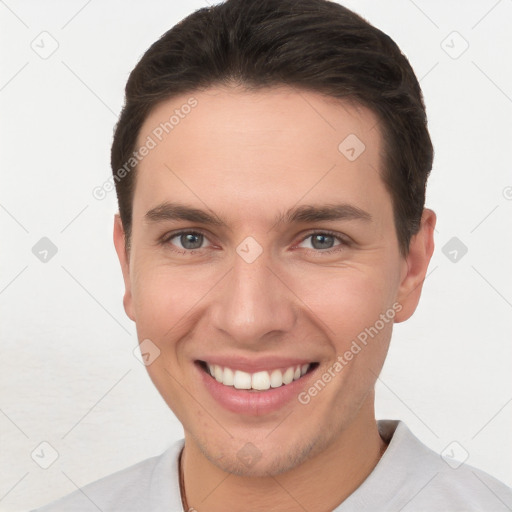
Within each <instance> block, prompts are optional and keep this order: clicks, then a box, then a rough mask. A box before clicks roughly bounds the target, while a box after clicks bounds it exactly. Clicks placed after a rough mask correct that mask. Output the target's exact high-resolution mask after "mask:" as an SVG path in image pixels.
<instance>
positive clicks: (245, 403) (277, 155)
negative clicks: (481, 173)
mask: <svg viewBox="0 0 512 512" xmlns="http://www.w3.org/2000/svg"><path fill="white" fill-rule="evenodd" d="M432 159H433V149H432V144H431V141H430V137H429V134H428V130H427V124H426V115H425V108H424V104H423V98H422V94H421V91H420V88H419V84H418V82H417V79H416V77H415V75H414V73H413V71H412V69H411V67H410V65H409V63H408V61H407V59H406V58H405V57H404V56H403V55H402V54H401V53H400V51H399V49H398V47H397V46H396V44H395V43H394V42H393V41H392V40H391V39H390V38H389V37H388V36H386V35H385V34H383V33H382V32H380V31H379V30H377V29H376V28H374V27H372V26H371V25H369V24H368V23H367V22H366V21H364V20H363V19H361V18H360V17H359V16H357V15H356V14H354V13H352V12H351V11H349V10H347V9H345V8H343V7H342V6H340V5H338V4H336V3H332V2H328V1H325V0H302V1H300V2H297V1H295V0H262V1H257V2H254V1H250V0H228V1H227V2H225V3H223V4H220V5H216V6H214V7H210V8H205V9H201V10H199V11H197V12H195V13H193V14H192V15H190V16H189V17H187V18H186V19H185V20H183V21H182V22H181V23H179V24H178V25H176V26H175V27H174V28H173V29H172V30H170V31H169V32H167V33H166V34H164V36H163V37H162V38H161V39H160V40H159V41H157V42H156V43H155V44H154V45H153V46H152V47H151V48H150V49H149V50H148V51H147V52H146V54H145V55H144V56H143V58H142V59H141V61H140V62H139V63H138V65H137V66H136V68H135V69H134V70H133V72H132V73H131V75H130V78H129V80H128V83H127V86H126V104H125V107H124V109H123V112H122V114H121V117H120V120H119V123H118V125H117V127H116V132H115V135H114V142H113V146H112V170H113V180H114V182H115V185H116V190H117V194H118V200H119V215H116V217H115V222H114V243H115V248H116V251H117V254H118V257H119V260H120V264H121V268H122V272H123V277H124V282H125V288H126V289H125V296H124V307H125V310H126V313H127V315H128V316H129V317H130V318H131V319H132V320H133V321H134V322H135V323H136V328H137V334H138V338H139V341H140V343H141V348H143V352H144V353H145V354H146V357H147V359H148V360H147V361H146V362H147V369H148V372H149V375H150V377H151V379H152V381H153V382H154V384H155V386H156V387H157V389H158V390H159V392H160V393H161V395H162V397H163V398H164V400H165V401H166V403H167V404H168V405H169V407H170V408H171V409H172V411H173V412H174V413H175V414H176V416H177V418H178V419H179V420H180V421H181V423H182V424H183V428H184V431H185V439H184V440H181V441H179V442H178V443H176V444H175V445H173V446H172V447H171V448H170V449H169V450H167V451H166V452H165V453H164V454H162V455H161V456H159V457H154V458H152V459H148V460H146V461H143V462H141V463H139V464H137V465H136V466H133V467H131V468H128V469H126V470H123V471H121V472H119V473H116V474H114V475H111V476H109V477H106V478H104V479H102V480H100V481H98V482H95V483H92V484H90V485H89V486H86V487H84V488H83V489H81V490H80V491H77V492H76V493H74V494H72V495H70V496H68V497H65V498H63V499H62V500H60V501H58V502H56V503H54V504H53V505H49V506H48V507H45V508H43V509H41V510H43V511H53V510H73V511H75V510H98V509H99V510H102V511H104V512H106V511H114V510H115V511H128V510H137V511H139V510H140V511H157V510H158V511H160V510H161V511H178V510H197V511H198V512H203V511H204V512H215V511H221V510H222V511H225V510H230V511H279V512H283V511H299V510H302V511H311V512H324V511H325V512H327V511H331V510H336V511H340V512H341V511H344V512H346V511H356V510H378V511H384V510H389V511H398V510H403V511H413V510H414V511H418V510H421V511H426V510H435V511H448V510H449V511H455V510H486V511H490V510H510V509H511V508H512V493H511V492H510V490H509V489H508V488H507V487H505V486H504V485H503V484H501V483H500V482H498V481H496V480H495V479H493V478H492V477H490V476H489V475H486V474H485V473H483V472H481V471H478V470H476V469H474V468H471V467H468V466H465V465H463V466H461V467H460V468H458V469H457V470H453V469H452V468H450V467H449V466H448V465H446V464H445V463H444V462H443V461H442V459H441V458H440V456H439V455H438V454H436V453H435V452H433V451H431V450H430V449H428V448H427V447H426V446H424V445H422V444H421V443H420V442H419V441H418V440H417V439H416V438H415V437H414V436H413V435H412V433H411V432H410V431H409V430H408V429H407V427H406V426H405V424H403V423H402V422H400V421H380V422H376V420H375V414H374V385H375V382H376V379H377V377H378V375H379V372H380V370H381V368H382V365H383V363H384V360H385V357H386V354H387V350H388V347H389V343H390V339H391V333H392V327H393V323H394V322H403V321H405V320H407V319H408V318H409V317H410V316H411V315H412V314H413V313H414V311H415V309H416V307H417V304H418V301H419V297H420V293H421V289H422V284H423V280H424V279H425V275H426V272H427V267H428V264H429V261H430V258H431V256H432V252H433V249H434V243H433V230H434V226H435V222H436V217H435V214H434V212H433V211H431V210H429V209H426V208H424V202H425V186H426V181H427V177H428V175H429V172H430V170H431V167H432Z"/></svg>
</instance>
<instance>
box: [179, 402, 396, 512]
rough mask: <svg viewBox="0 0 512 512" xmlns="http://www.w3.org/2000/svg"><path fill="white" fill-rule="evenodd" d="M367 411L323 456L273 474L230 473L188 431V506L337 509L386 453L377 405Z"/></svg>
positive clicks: (283, 511)
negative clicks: (239, 504)
mask: <svg viewBox="0 0 512 512" xmlns="http://www.w3.org/2000/svg"><path fill="white" fill-rule="evenodd" d="M364 409H365V408H364V407H363V409H362V410H361V411H360V414H359V415H358V417H357V418H356V419H355V420H354V421H353V422H352V423H351V424H350V426H348V427H347V428H346V429H345V430H343V432H340V433H339V435H338V436H337V437H336V438H335V439H334V441H333V442H332V443H331V444H329V446H327V448H326V449H325V450H323V451H322V452H321V453H319V454H317V455H316V456H314V457H312V458H310V459H308V460H306V461H305V462H304V463H302V464H300V465H299V466H297V467H295V468H293V469H292V470H290V471H287V472H285V473H281V474H277V475H271V476H262V477H247V476H239V475H234V474H231V473H226V472H224V471H223V470H221V469H220V468H218V467H217V466H215V465H214V464H213V463H212V462H210V461H209V460H208V459H207V458H206V457H205V456H204V455H203V453H202V452H201V451H200V449H199V447H198V446H197V444H196V443H195V441H194V439H193V438H192V436H189V435H187V433H186V434H185V449H184V451H183V456H182V471H183V479H184V486H185V490H186V501H187V504H188V507H191V508H193V509H197V510H200V511H201V512H221V511H225V510H226V503H230V504H234V503H250V504H251V510H253V511H272V510H276V511H277V510H278V511H280V512H292V511H296V510H298V509H300V510H311V511H315V512H324V511H331V510H333V509H334V508H335V507H336V506H338V505H339V504H340V503H342V502H343V501H344V500H345V499H346V498H347V497H348V496H349V495H350V494H352V493H353V492H354V491H355V490H356V489H357V488H358V487H359V486H360V485H361V484H362V483H363V481H364V480H365V479H366V477H367V476H368V475H369V474H370V473H371V471H372V470H373V469H374V467H375V466H376V465H377V463H378V461H379V459H380V457H381V456H382V454H383V453H384V450H385V449H386V444H385V443H384V441H383V440H382V439H381V437H380V435H379V433H378V430H377V424H376V421H375V417H374V412H373V402H372V407H371V414H368V413H365V410H364ZM368 412H369V411H368Z"/></svg>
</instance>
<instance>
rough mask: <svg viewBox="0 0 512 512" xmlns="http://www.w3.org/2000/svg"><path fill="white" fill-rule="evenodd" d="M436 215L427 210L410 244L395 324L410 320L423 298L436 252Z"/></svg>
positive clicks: (399, 291) (424, 211) (399, 292)
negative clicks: (426, 280) (426, 277)
mask: <svg viewBox="0 0 512 512" xmlns="http://www.w3.org/2000/svg"><path fill="white" fill-rule="evenodd" d="M435 226H436V214H435V213H434V212H433V211H432V210H429V209H428V208H425V209H424V210H423V214H422V217H421V225H420V229H419V231H418V233H416V234H415V235H414V236H413V237H412V239H411V242H410V244H409V254H408V255H407V257H406V258H405V264H406V272H404V277H403V279H402V281H401V283H400V288H399V290H398V299H397V300H398V302H399V303H400V304H401V305H402V309H401V311H400V312H399V313H397V314H396V316H395V322H396V323H399V322H403V321H405V320H407V319H408V318H410V317H411V316H412V314H413V313H414V311H415V310H416V307H417V306H418V302H419V300H420V296H421V290H422V288H423V281H424V280H425V276H426V274H427V269H428V265H429V263H430V259H431V258H432V254H433V252H434V228H435Z"/></svg>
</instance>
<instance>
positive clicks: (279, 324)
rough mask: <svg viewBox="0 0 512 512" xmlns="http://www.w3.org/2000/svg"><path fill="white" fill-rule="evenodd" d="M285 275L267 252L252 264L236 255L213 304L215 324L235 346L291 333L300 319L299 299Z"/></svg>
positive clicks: (258, 344) (253, 343) (213, 322)
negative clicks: (298, 311) (267, 255)
mask: <svg viewBox="0 0 512 512" xmlns="http://www.w3.org/2000/svg"><path fill="white" fill-rule="evenodd" d="M285 274H286V273H285V272H284V271H283V270H282V267H279V266H278V265H272V262H271V261H270V258H268V257H266V255H265V252H264V253H263V254H262V255H261V256H260V257H258V258H257V259H256V260H255V261H253V262H252V263H248V262H247V261H245V260H244V259H243V258H242V257H239V256H238V255H235V258H234V264H233V268H232V270H231V272H229V273H228V274H227V275H226V278H225V279H224V280H223V284H222V286H220V287H219V288H218V289H217V291H216V295H215V299H214V303H213V304H212V305H211V320H212V327H213V328H214V329H217V330H218V331H222V334H223V335H224V336H228V337H229V338H230V339H232V340H233V342H234V344H236V346H242V345H246V346H254V347H255V346H262V344H263V342H264V341H265V343H268V341H269V340H271V339H275V338H279V337H283V335H284V334H285V333H287V332H290V331H291V330H292V329H293V327H294V325H295V323H296V321H297V307H298V306H297V303H298V301H297V299H296V298H295V296H294V294H293V292H292V291H291V289H290V288H289V286H287V281H289V278H288V279H287V276H286V275H285ZM294 299H295V300H294Z"/></svg>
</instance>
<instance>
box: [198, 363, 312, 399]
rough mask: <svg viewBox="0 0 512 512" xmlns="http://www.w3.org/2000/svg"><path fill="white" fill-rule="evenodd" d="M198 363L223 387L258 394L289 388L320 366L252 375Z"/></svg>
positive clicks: (275, 370) (216, 365) (297, 367)
mask: <svg viewBox="0 0 512 512" xmlns="http://www.w3.org/2000/svg"><path fill="white" fill-rule="evenodd" d="M196 363H197V365H198V366H199V367H200V368H201V370H202V371H203V372H205V373H206V374H208V375H209V376H210V377H211V378H212V379H215V380H216V381H217V382H218V383H219V384H222V385H223V386H227V387H231V388H234V389H237V390H245V391H256V392H262V391H269V390H272V389H277V388H282V387H285V386H289V385H290V384H292V383H293V382H295V381H298V380H300V379H302V378H303V377H304V376H305V375H307V374H309V373H311V372H313V371H314V370H315V369H316V368H317V366H318V363H317V362H311V363H304V364H295V365H291V366H287V367H283V368H269V369H267V370H260V371H257V372H254V373H250V372H246V371H244V370H239V369H235V368H230V367H228V366H221V365H218V364H213V363H209V362H207V361H196Z"/></svg>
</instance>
